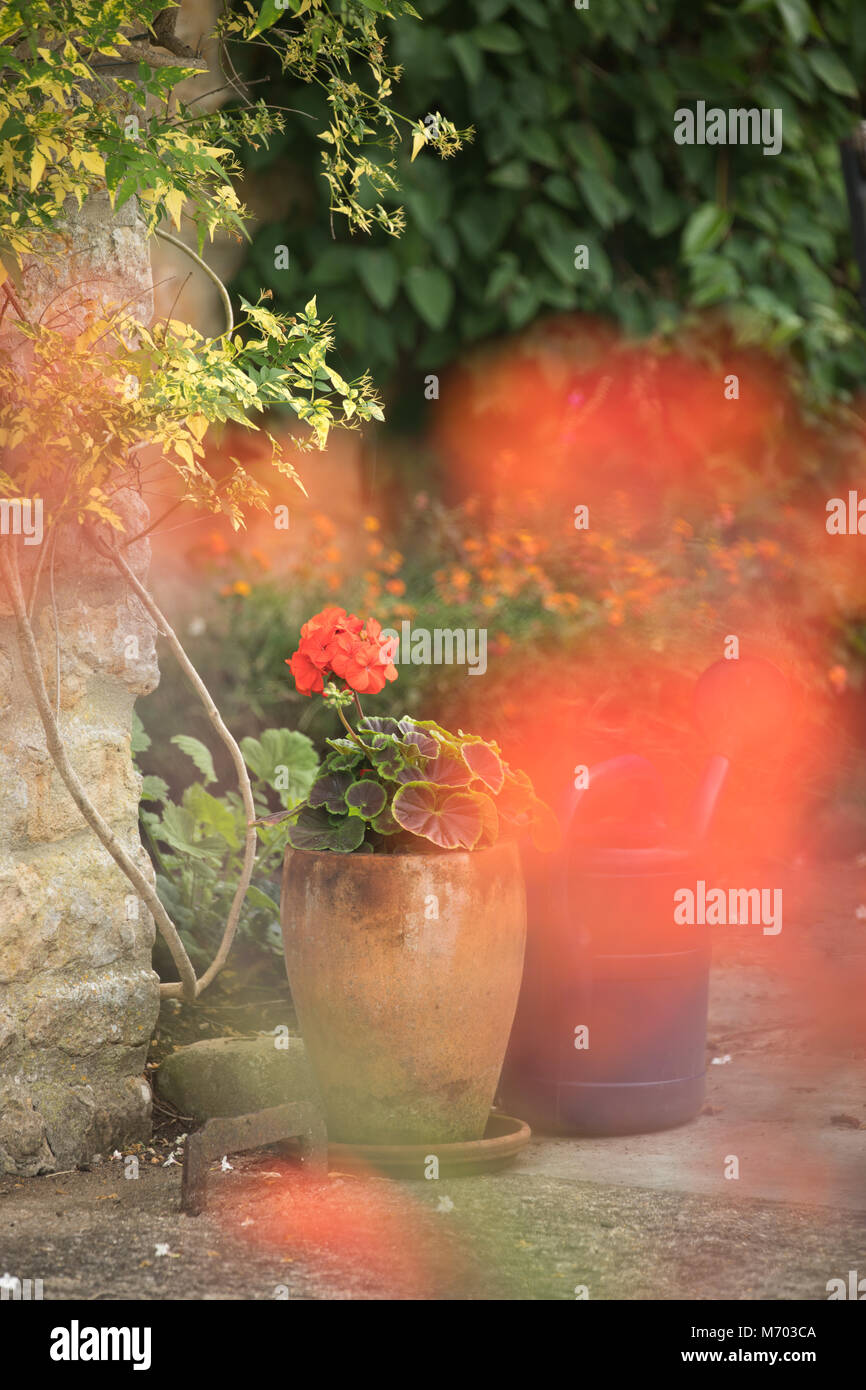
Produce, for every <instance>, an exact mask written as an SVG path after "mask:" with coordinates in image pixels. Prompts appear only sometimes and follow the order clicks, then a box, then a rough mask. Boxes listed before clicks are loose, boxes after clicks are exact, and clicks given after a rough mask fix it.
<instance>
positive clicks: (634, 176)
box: [237, 0, 866, 416]
mask: <svg viewBox="0 0 866 1390" xmlns="http://www.w3.org/2000/svg"><path fill="white" fill-rule="evenodd" d="M417 8H418V9H419V10H420V12H421V14H422V15H423V22H420V23H419V22H417V21H413V20H411V19H401V20H399V21H396V22H394V23H393V24H392V25H391V42H392V54H393V57H394V58H395V60H396V61H398V62H400V63H402V64H403V65H404V68H405V71H404V76H403V80H402V82H401V83H400V85H399V87H398V88H397V89H396V92H395V104H396V105H397V106H398V107H399V109H400V110H401V111H403V112H405V113H406V114H407V115H410V116H412V117H413V118H414V119H418V118H423V116H424V115H425V113H426V112H428V111H434V110H436V109H437V108H438V109H439V110H441V111H442V112H443V114H445V115H446V116H448V117H450V118H451V119H453V120H454V121H455V122H456V124H457V125H458V126H464V125H467V124H472V125H474V126H475V127H476V132H477V133H476V139H475V142H474V144H472V145H470V146H468V147H466V148H465V149H464V150H463V151H461V152H460V153H459V154H458V155H457V156H456V158H454V159H452V160H449V161H447V162H445V163H443V162H442V161H440V160H439V159H438V158H437V157H436V156H435V155H433V154H429V153H426V152H422V154H421V155H420V156H419V158H418V159H417V160H416V161H415V163H414V164H411V165H410V164H409V163H408V150H407V151H406V153H405V154H404V156H402V157H401V161H400V163H401V177H402V183H403V198H402V201H403V203H404V205H405V207H406V210H407V218H408V228H407V231H406V234H405V235H404V237H403V239H402V240H401V241H393V240H389V239H388V238H387V237H385V236H381V235H379V234H377V235H375V236H374V237H373V238H371V239H369V240H362V239H359V238H354V239H351V238H349V237H348V236H347V235H346V233H345V230H344V229H343V228H342V227H341V226H340V225H339V223H337V225H336V226H335V231H336V241H332V240H331V237H330V231H329V218H328V211H327V189H326V186H325V184H324V181H323V180H322V179H321V177H320V176H319V174H318V172H317V171H318V166H319V151H320V149H321V146H320V145H319V144H318V142H317V140H316V132H317V130H318V129H319V128H320V124H319V121H320V117H321V114H322V113H321V111H320V109H319V107H318V106H317V102H318V96H317V93H316V92H315V91H314V89H312V88H310V87H305V86H304V85H302V84H288V83H286V82H285V81H284V80H283V79H282V78H280V77H279V75H278V74H274V73H269V69H268V67H267V61H268V60H267V59H266V58H265V57H264V56H263V58H262V60H261V65H260V66H258V67H257V66H256V63H257V62H258V61H259V60H258V59H254V60H253V64H252V66H251V68H250V69H249V70H248V75H249V76H250V77H252V78H262V77H266V76H269V75H270V76H271V78H272V80H271V81H270V82H269V83H266V84H261V85H259V86H258V87H256V88H255V93H256V95H265V96H266V97H267V99H269V100H271V101H274V102H276V103H278V104H280V105H283V106H287V107H297V108H299V109H300V110H303V111H304V112H307V113H310V114H312V115H313V116H315V117H316V118H317V119H316V120H309V119H306V118H305V117H304V116H295V115H289V116H287V122H288V125H287V130H286V133H285V136H284V137H282V138H281V139H280V141H279V142H278V143H277V144H276V145H274V146H273V147H272V149H271V150H270V151H260V152H258V153H255V152H253V153H252V155H251V157H250V162H249V166H248V167H249V169H250V172H251V174H252V175H254V176H255V177H254V188H255V191H256V200H257V203H258V207H259V211H260V215H263V217H264V219H265V220H263V221H262V222H261V223H260V225H259V227H258V230H257V232H256V234H255V240H254V243H253V245H252V248H251V249H250V252H249V254H248V258H247V261H246V263H245V265H244V268H243V270H242V272H241V273H240V275H239V276H238V279H237V288H238V289H240V290H241V291H242V292H244V293H245V294H247V295H248V296H250V297H254V296H255V294H256V293H257V292H258V290H259V288H260V287H266V286H267V287H271V288H273V290H274V292H275V295H276V298H277V302H278V304H279V305H280V307H288V306H291V305H294V304H296V303H301V302H304V300H305V298H306V297H309V294H310V293H312V292H313V291H315V292H317V293H318V296H319V305H320V308H321V310H323V311H324V312H325V313H327V314H332V315H333V316H334V317H335V318H336V320H337V324H338V338H339V342H340V344H341V347H342V353H343V362H344V364H345V366H346V367H347V368H351V369H352V370H355V369H357V368H362V367H367V366H369V367H370V369H371V370H372V372H373V374H374V378H375V379H376V381H377V382H378V383H381V384H382V385H387V383H388V382H389V381H390V382H391V383H392V388H393V389H392V392H391V395H392V409H391V414H392V416H393V415H394V413H395V411H394V408H395V406H396V407H398V414H399V400H400V397H401V396H402V397H407V396H408V397H411V399H412V400H413V401H416V402H417V401H419V400H421V399H422V398H423V397H422V387H421V379H422V378H423V374H424V373H425V372H428V371H436V370H437V369H438V368H440V367H442V366H444V365H445V364H447V363H448V362H449V361H452V360H453V359H454V358H455V356H456V355H457V354H458V353H460V352H461V350H463V349H465V348H466V347H467V345H470V344H473V343H475V342H478V341H480V340H482V339H484V338H486V337H488V336H490V335H496V334H501V333H503V332H508V331H511V330H517V329H520V328H522V327H523V326H524V325H526V324H528V323H529V322H530V321H532V320H533V319H535V318H537V317H538V316H539V315H543V314H546V313H550V312H551V311H557V310H565V311H570V310H580V311H588V312H592V313H599V314H603V315H606V316H610V317H613V318H615V319H616V320H618V321H619V322H620V323H621V324H622V325H623V327H624V328H626V329H628V330H630V331H633V332H636V333H639V334H644V333H649V332H653V331H661V332H667V331H673V330H674V329H675V328H676V327H677V325H678V324H679V323H681V322H682V319H683V316H684V315H688V314H691V313H693V312H696V311H700V312H707V311H711V310H713V311H716V312H721V313H722V314H723V315H724V317H725V318H726V320H728V321H729V322H731V323H732V324H733V327H734V331H735V334H736V336H737V338H738V339H739V340H740V341H747V342H757V343H760V344H763V345H766V346H768V347H770V348H782V347H787V348H789V349H790V350H791V351H792V352H793V354H794V356H795V357H796V358H797V359H798V360H799V361H800V362H801V363H802V364H803V366H804V367H805V377H804V382H805V390H806V393H807V395H808V396H809V397H810V398H811V400H812V401H813V402H816V403H819V404H820V403H825V402H827V401H829V400H830V399H832V398H833V397H840V396H841V397H845V396H846V395H849V394H850V393H851V391H852V390H854V389H856V388H858V387H859V386H860V384H861V383H862V382H863V381H864V380H866V334H864V330H863V326H862V324H861V311H860V308H859V305H858V302H857V299H856V295H855V291H856V288H857V283H858V281H857V274H856V270H855V269H854V266H853V264H852V260H851V244H850V232H849V226H848V214H847V207H846V202H845V194H844V186H843V182H842V177H841V170H840V164H839V155H838V148H837V142H838V140H839V139H840V137H842V136H843V135H846V134H848V133H850V131H851V129H852V128H853V125H854V122H855V120H856V119H858V117H859V113H860V102H859V99H858V85H860V81H861V74H862V72H863V68H864V60H866V3H864V0H823V3H815V4H812V5H810V4H808V3H807V0H744V3H741V4H730V3H718V4H711V3H705V0H589V8H588V9H585V10H577V9H575V8H573V6H572V4H571V3H570V0H417ZM699 100H702V101H705V102H706V103H707V106H708V107H712V106H718V107H722V108H725V109H727V108H729V107H750V106H756V107H769V108H781V110H782V111H783V121H784V145H783V149H782V152H781V153H780V154H779V155H777V156H775V157H774V156H766V155H764V154H763V152H762V149H761V147H760V146H757V147H756V146H725V145H720V146H710V145H697V144H695V145H678V144H676V143H675V141H674V138H673V134H674V112H675V110H676V109H677V108H678V107H681V106H690V107H694V106H695V104H696V103H697V101H699ZM268 190H270V192H269V191H268ZM268 208H273V209H274V215H273V217H272V219H270V220H268ZM278 244H284V245H286V246H287V247H288V248H289V252H290V258H291V264H290V268H289V269H288V270H275V268H274V247H275V245H278ZM580 244H585V245H586V246H587V247H588V248H589V268H588V269H576V268H575V264H574V260H575V255H574V250H575V247H576V246H577V245H580ZM412 382H414V383H415V386H414V388H412V387H411V383H412ZM401 385H402V386H403V387H404V388H406V387H409V388H410V389H409V390H406V389H404V390H401V389H400V387H401Z"/></svg>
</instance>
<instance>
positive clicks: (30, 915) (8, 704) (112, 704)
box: [0, 197, 159, 1175]
mask: <svg viewBox="0 0 866 1390" xmlns="http://www.w3.org/2000/svg"><path fill="white" fill-rule="evenodd" d="M68 230H69V234H70V237H71V245H70V255H68V256H67V257H65V258H64V260H63V261H62V262H61V263H60V265H59V266H58V265H55V264H47V265H39V264H34V265H32V266H30V267H28V271H27V273H26V275H25V289H26V292H25V295H24V296H22V298H23V300H24V303H25V307H26V308H27V310H28V312H29V313H30V314H31V316H32V315H33V314H34V313H35V312H37V311H40V308H41V306H44V305H47V304H49V302H51V304H52V308H51V312H56V313H58V314H59V313H61V312H63V311H64V310H68V309H69V308H70V306H72V313H71V314H70V316H69V321H70V323H73V322H74V321H75V319H76V318H77V317H78V316H79V315H78V311H77V310H76V308H75V307H74V306H75V300H76V296H77V295H78V297H79V298H80V294H79V291H78V289H77V286H78V285H79V284H80V283H81V282H82V280H84V279H85V278H87V280H88V296H89V297H90V298H91V304H90V305H89V306H88V307H87V308H86V309H85V308H84V307H82V309H81V312H87V313H88V314H92V313H93V302H92V300H93V297H94V296H96V297H97V298H98V299H102V301H103V302H108V301H113V302H119V301H120V300H121V299H122V298H126V299H127V300H128V299H129V298H130V297H134V295H135V294H136V293H138V294H139V295H140V301H139V309H138V311H139V313H140V316H141V317H142V318H146V317H148V316H149V312H150V284H151V277H150V263H149V258H148V253H147V243H146V239H145V235H144V226H143V224H142V222H141V220H140V218H139V216H138V213H137V210H136V208H135V205H134V202H130V203H128V204H126V205H125V207H124V208H123V209H121V211H120V213H119V214H118V215H117V216H116V217H115V216H113V215H112V214H111V212H110V209H109V207H108V205H107V202H106V200H105V199H104V198H103V199H100V198H99V197H96V198H94V199H92V200H89V201H88V202H86V203H85V204H84V207H83V208H82V210H81V212H80V214H78V213H72V214H71V215H70V225H69V229H68ZM6 318H7V322H6V323H4V325H3V330H4V331H3V334H2V338H3V339H4V340H5V341H3V342H2V343H0V346H3V347H6V348H8V347H9V346H10V343H9V339H8V335H9V334H10V333H11V332H13V331H14V329H13V328H12V327H10V325H9V323H8V320H9V318H10V316H9V315H7V316H6ZM19 336H20V335H19ZM46 506H47V504H46ZM122 509H123V511H124V512H125V514H126V515H125V519H126V524H127V527H128V529H129V530H130V532H131V534H135V533H137V532H138V531H140V530H142V529H143V528H144V526H145V525H146V524H147V512H146V509H145V508H144V505H143V504H142V503H141V501H140V500H139V499H138V498H137V497H135V496H134V495H133V494H127V495H125V496H124V497H123V498H122ZM4 543H9V542H4ZM17 544H18V546H19V560H20V563H21V568H22V582H23V584H24V588H25V593H29V589H30V583H31V579H32V573H33V569H34V566H35V562H36V561H35V552H36V551H37V550H38V547H26V546H24V545H23V544H22V543H21V542H20V541H19V542H17ZM127 555H128V557H129V559H130V563H131V564H132V565H133V567H134V568H135V570H136V573H137V574H138V575H139V577H141V578H144V577H145V575H146V572H147V567H148V562H149V556H150V551H149V546H148V543H147V541H141V542H138V543H136V544H135V545H133V546H131V547H130V548H129V550H128V551H127ZM47 568H48V566H47V565H46V571H47ZM55 599H56V609H57V616H58V629H59V649H60V686H59V688H60V728H61V733H62V735H63V738H64V740H65V742H66V744H67V747H68V751H69V756H70V760H71V762H72V765H73V767H74V768H75V769H76V771H77V773H78V774H79V776H80V778H81V780H82V782H83V783H84V786H85V789H86V790H87V792H88V794H89V796H90V798H91V800H92V801H93V802H94V803H95V805H96V806H97V808H98V810H99V811H100V812H101V814H102V815H103V817H104V818H105V819H106V820H107V821H108V822H109V824H110V825H111V827H112V829H113V830H114V832H115V834H116V835H117V836H118V838H119V839H120V840H121V841H122V843H123V844H124V846H125V847H126V848H127V850H128V851H129V852H130V853H131V854H132V855H133V857H135V858H136V859H137V862H139V863H140V864H141V866H142V869H143V870H144V871H145V872H147V873H148V874H151V869H150V861H149V859H148V857H147V855H146V853H145V851H144V850H143V848H142V846H141V843H140V840H139V835H138V798H139V779H138V777H137V774H136V773H135V771H134V768H133V765H132V759H131V754H130V731H131V723H132V710H133V704H134V701H135V698H136V696H137V695H143V694H146V693H148V692H149V691H151V690H152V689H153V688H154V687H155V686H156V684H157V681H158V670H157V664H156V653H155V635H154V630H153V627H152V624H151V622H150V620H149V619H148V617H147V615H146V614H145V613H144V611H143V609H142V608H141V605H140V604H139V602H138V600H137V599H135V598H134V597H133V596H132V595H131V594H130V593H129V590H128V587H127V586H126V585H125V583H124V582H123V580H122V579H121V577H120V576H119V575H118V574H117V571H116V570H115V569H114V567H113V566H112V565H110V564H109V563H108V562H107V561H104V560H101V559H99V558H98V557H97V556H96V555H95V554H94V552H93V550H92V548H91V547H90V546H89V545H88V544H87V542H86V541H85V539H84V538H83V536H82V535H81V533H80V532H79V531H78V528H77V527H75V526H74V525H73V526H70V527H69V528H68V529H67V530H66V531H65V532H64V533H63V534H62V535H61V537H60V540H59V542H58V546H57V552H56V557H55ZM33 621H34V628H35V632H36V636H37V641H38V644H39V650H40V656H41V659H42V666H43V672H44V676H45V682H46V686H47V688H48V691H49V694H50V695H51V698H52V700H53V699H54V694H55V631H54V617H53V609H52V604H51V601H50V590H49V585H48V582H47V577H46V574H43V580H42V584H41V586H40V600H39V602H38V604H37V607H36V610H35V613H34V619H33ZM153 934H154V927H153V922H152V919H151V917H150V915H149V913H147V911H146V909H145V908H144V905H143V904H142V903H140V902H139V900H138V898H137V897H136V896H135V895H134V893H133V891H132V888H131V885H130V884H129V883H128V881H127V879H126V878H125V877H124V875H123V874H122V873H121V871H120V870H119V869H118V868H117V867H116V865H115V864H114V861H113V860H112V859H111V857H110V855H109V854H108V853H107V851H105V850H104V849H103V848H102V847H101V845H100V844H99V842H98V841H97V840H96V838H95V836H94V835H93V833H92V832H91V831H90V829H89V828H88V827H87V826H86V824H85V823H84V821H83V819H82V817H81V815H80V813H79V811H78V809H77V808H76V806H75V804H74V802H73V801H72V798H71V797H70V795H69V793H68V791H67V790H66V787H65V786H64V785H63V782H62V781H61V779H60V777H59V775H58V774H57V772H56V771H55V769H54V766H53V763H52V761H51V759H50V757H49V754H48V752H47V749H46V746H45V734H44V731H43V728H42V724H41V722H40V720H39V716H38V714H37V712H36V709H35V707H34V705H33V701H32V698H31V695H30V690H29V687H28V685H27V682H26V679H25V676H24V673H23V670H22V667H21V662H20V658H19V655H18V645H17V636H16V630H15V623H14V619H13V618H12V616H11V611H10V606H9V602H8V595H7V594H6V593H5V590H4V587H3V584H2V581H0V1172H12V1173H17V1174H22V1175H33V1174H38V1173H45V1172H52V1171H57V1170H61V1169H64V1168H70V1167H72V1166H74V1165H75V1164H76V1163H81V1162H86V1161H87V1160H88V1159H89V1158H90V1157H92V1156H93V1154H94V1153H97V1152H103V1153H104V1152H105V1151H106V1150H109V1151H110V1150H111V1149H113V1148H115V1147H117V1146H121V1145H122V1144H123V1142H124V1140H130V1139H136V1138H143V1137H146V1136H147V1135H148V1134H149V1131H150V1090H149V1087H148V1085H147V1082H146V1081H145V1079H144V1076H143V1069H144V1062H145V1056H146V1050H147V1045H148V1040H149V1038H150V1034H151V1032H152V1029H153V1025H154V1023H155V1020H156V1015H157V1012H158V1006H159V991H158V981H157V978H156V975H155V974H154V973H153V970H152V968H151V960H150V956H151V946H152V942H153Z"/></svg>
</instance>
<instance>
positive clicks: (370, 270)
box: [356, 250, 400, 309]
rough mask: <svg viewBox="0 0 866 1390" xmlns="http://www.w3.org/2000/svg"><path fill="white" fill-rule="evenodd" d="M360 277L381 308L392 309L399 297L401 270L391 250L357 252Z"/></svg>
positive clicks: (371, 296) (375, 302) (374, 301)
mask: <svg viewBox="0 0 866 1390" xmlns="http://www.w3.org/2000/svg"><path fill="white" fill-rule="evenodd" d="M356 255H357V262H356V264H357V267H358V277H359V279H360V281H361V283H362V285H363V286H364V288H365V290H366V291H367V293H368V295H369V296H370V298H371V299H372V301H373V303H374V304H376V305H377V306H378V307H379V308H380V309H390V308H391V305H392V304H393V303H394V300H395V299H396V298H397V290H398V288H399V284H400V271H399V267H398V265H397V262H396V260H395V259H394V257H393V256H392V255H391V252H390V251H385V250H379V251H370V250H363V251H358V252H356Z"/></svg>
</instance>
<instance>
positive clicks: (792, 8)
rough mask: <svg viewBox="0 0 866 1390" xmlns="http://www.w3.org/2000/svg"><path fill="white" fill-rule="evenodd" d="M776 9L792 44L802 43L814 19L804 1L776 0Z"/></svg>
mask: <svg viewBox="0 0 866 1390" xmlns="http://www.w3.org/2000/svg"><path fill="white" fill-rule="evenodd" d="M776 7H777V9H778V11H779V13H780V14H781V16H782V19H783V21H784V24H785V28H786V29H787V31H788V33H789V34H790V35H791V38H792V39H793V41H794V43H797V44H800V43H802V42H803V40H804V39H805V37H806V35H807V34H808V32H809V25H810V24H811V23H812V22H813V18H814V16H813V15H812V11H811V10H810V8H809V6H808V5H807V3H806V0H776Z"/></svg>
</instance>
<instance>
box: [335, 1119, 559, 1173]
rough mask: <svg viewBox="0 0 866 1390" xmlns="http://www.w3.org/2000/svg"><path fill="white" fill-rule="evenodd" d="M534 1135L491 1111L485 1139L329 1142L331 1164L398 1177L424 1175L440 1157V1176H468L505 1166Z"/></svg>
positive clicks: (516, 1121) (338, 1167) (519, 1124)
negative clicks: (413, 1141) (412, 1141)
mask: <svg viewBox="0 0 866 1390" xmlns="http://www.w3.org/2000/svg"><path fill="white" fill-rule="evenodd" d="M531 1138H532V1131H531V1129H530V1128H529V1125H528V1124H526V1123H525V1122H524V1121H523V1120H515V1119H514V1118H513V1117H512V1116H511V1115H500V1114H498V1113H496V1112H494V1111H491V1113H490V1118H489V1120H488V1121H487V1128H486V1130H485V1131H484V1138H483V1139H471V1140H466V1141H464V1142H463V1143H459V1144H435V1143H430V1144H329V1145H328V1166H329V1167H330V1168H331V1169H344V1170H345V1171H347V1172H357V1171H359V1170H360V1169H365V1168H372V1169H375V1170H377V1171H378V1172H380V1173H386V1174H387V1175H388V1176H389V1177H394V1178H423V1177H425V1176H427V1173H428V1171H429V1160H430V1157H431V1155H435V1157H436V1158H438V1160H439V1177H440V1178H442V1177H449V1178H458V1177H467V1176H469V1175H470V1174H472V1173H492V1172H494V1171H495V1170H496V1169H497V1168H505V1167H506V1166H507V1165H508V1164H509V1163H511V1162H512V1161H513V1159H514V1158H516V1156H517V1155H518V1154H519V1153H520V1150H521V1149H525V1148H526V1145H527V1144H528V1143H529V1141H530V1139H531Z"/></svg>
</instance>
